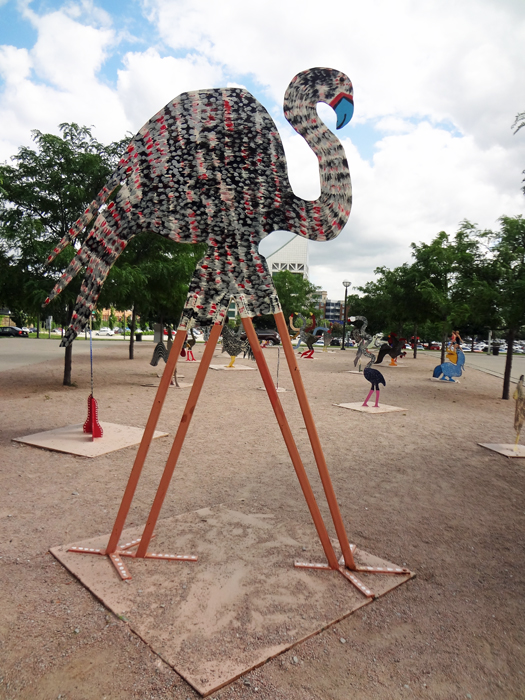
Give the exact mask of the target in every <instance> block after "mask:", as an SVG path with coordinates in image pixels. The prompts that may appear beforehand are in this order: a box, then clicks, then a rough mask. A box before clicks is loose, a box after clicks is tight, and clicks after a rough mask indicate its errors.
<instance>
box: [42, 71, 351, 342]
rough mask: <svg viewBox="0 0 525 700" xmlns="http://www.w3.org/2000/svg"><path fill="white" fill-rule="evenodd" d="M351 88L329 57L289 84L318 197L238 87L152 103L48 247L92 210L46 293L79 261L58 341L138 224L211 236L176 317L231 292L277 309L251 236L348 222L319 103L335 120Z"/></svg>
mask: <svg viewBox="0 0 525 700" xmlns="http://www.w3.org/2000/svg"><path fill="white" fill-rule="evenodd" d="M352 94H353V90H352V84H351V82H350V80H349V79H348V78H347V76H346V75H344V74H343V73H340V72H338V71H335V70H333V69H330V68H313V69H310V70H307V71H304V72H302V73H300V74H299V75H297V76H296V77H295V78H294V79H293V80H292V82H291V83H290V85H289V86H288V89H287V90H286V94H285V98H284V114H285V117H286V119H287V120H288V121H289V122H290V124H291V125H292V126H293V128H294V129H295V130H296V131H297V132H298V133H299V134H301V135H302V136H303V137H304V138H305V140H306V141H307V143H308V145H309V146H310V147H311V148H312V150H313V151H314V152H315V154H316V155H317V158H318V161H319V172H320V179H321V195H320V197H319V199H317V200H315V201H307V200H303V199H301V198H300V197H297V196H296V195H295V194H294V193H293V191H292V189H291V187H290V184H289V181H288V174H287V167H286V159H285V155H284V150H283V146H282V143H281V139H280V137H279V133H278V131H277V128H276V126H275V124H274V122H273V120H272V118H271V117H270V115H269V114H268V112H267V111H266V110H265V109H264V107H263V106H262V105H261V104H260V103H259V102H258V101H257V100H256V99H255V98H254V97H253V96H252V95H251V94H250V93H248V92H247V91H246V90H244V89H241V88H222V89H211V90H199V91H195V92H188V93H184V94H182V95H180V96H179V97H177V98H176V99H174V100H173V101H172V102H170V103H169V104H168V105H166V106H165V107H164V108H163V109H162V110H160V112H158V113H157V114H156V115H155V116H154V117H152V118H151V119H150V120H149V121H148V122H147V123H146V124H145V125H144V126H143V127H142V129H140V131H139V132H138V134H137V135H136V136H135V137H134V138H133V139H132V140H131V142H130V144H129V146H128V149H127V153H126V156H125V157H124V158H123V159H122V160H121V162H120V164H119V166H118V168H117V170H116V171H115V172H114V174H113V175H112V176H111V177H110V179H109V180H108V183H107V184H106V186H105V187H104V188H103V190H102V191H101V192H100V193H99V195H98V196H97V198H96V199H95V200H94V201H93V202H92V204H91V205H90V206H89V207H88V208H87V209H86V211H85V212H84V213H83V214H82V216H81V217H80V218H79V219H78V221H77V222H76V223H75V224H74V226H73V227H72V228H71V229H70V232H69V235H68V236H66V237H65V238H64V239H63V240H62V241H61V242H60V244H59V245H58V246H57V247H56V248H55V249H54V251H53V253H52V254H51V256H50V260H51V259H53V258H54V257H55V256H56V255H57V254H58V253H59V252H60V251H61V250H62V249H63V248H64V247H65V246H67V245H68V244H69V243H72V242H73V241H74V239H75V238H76V236H77V235H78V234H79V233H81V232H82V231H83V230H84V229H85V228H86V226H87V225H88V224H89V223H90V221H91V220H92V219H93V218H94V217H96V220H95V223H94V225H93V228H92V230H91V232H90V233H89V236H88V237H87V239H86V241H85V242H84V244H83V245H82V247H81V248H80V249H79V251H78V253H77V255H76V256H75V258H74V259H73V261H72V262H71V264H70V265H69V267H68V268H67V270H66V271H65V272H64V274H63V275H62V277H61V279H60V280H59V281H58V283H57V284H56V286H55V287H54V289H53V291H52V292H51V294H50V296H49V299H48V300H47V301H50V300H51V299H53V298H54V297H55V296H56V295H57V294H59V293H60V292H61V291H62V289H64V288H65V286H66V285H67V284H68V283H69V282H70V281H71V279H72V278H73V277H74V276H75V275H76V274H78V272H79V271H80V270H81V269H82V268H84V269H85V274H84V280H83V283H82V287H81V291H80V294H79V296H78V298H77V303H76V306H75V310H74V313H73V318H72V323H71V326H70V328H69V329H68V330H67V332H66V334H65V336H64V340H63V342H62V345H69V344H70V343H71V342H72V341H73V340H74V338H75V337H76V335H77V334H78V333H79V332H80V330H82V329H83V328H84V326H85V324H86V322H87V319H88V318H89V313H90V311H91V310H92V309H93V308H94V306H95V304H96V301H97V299H98V296H99V294H100V290H101V287H102V285H103V283H104V281H105V279H106V277H107V274H108V272H109V270H110V268H111V266H112V265H113V263H114V262H115V261H116V259H117V258H118V256H119V255H120V254H121V253H122V251H123V250H124V249H125V247H126V245H127V244H128V242H129V241H130V240H131V238H133V236H135V235H137V234H138V233H143V232H153V233H157V234H159V235H161V236H165V237H167V238H170V239H171V240H173V241H177V242H183V243H189V244H191V243H207V245H208V249H207V251H206V254H205V256H204V257H203V258H202V259H201V260H200V261H199V263H198V265H197V267H196V269H195V272H194V274H193V277H192V279H191V282H190V285H189V293H188V298H187V300H186V304H185V307H184V311H183V313H182V317H181V322H180V326H179V327H180V328H188V327H190V326H191V325H192V323H193V322H195V321H196V322H198V323H199V324H200V325H203V326H207V325H210V324H212V323H214V322H216V321H221V320H222V319H223V318H224V316H225V314H226V309H227V307H228V304H229V301H230V299H231V297H232V296H233V297H234V298H235V300H236V302H237V304H238V307H239V309H240V312H241V315H247V316H255V315H260V314H268V313H275V312H277V311H280V304H279V300H278V297H277V294H276V291H275V287H274V285H273V283H272V278H271V275H270V272H269V270H268V266H267V264H266V261H265V259H264V257H263V256H262V255H260V254H259V251H258V245H259V243H260V241H261V240H262V239H263V238H264V237H265V236H267V235H268V234H269V233H271V232H272V231H276V230H284V231H292V232H294V233H296V234H298V235H301V236H304V237H305V238H309V239H311V240H316V241H325V240H330V239H332V238H335V237H336V236H337V235H338V234H339V233H340V232H341V230H342V228H343V227H344V225H345V224H346V222H347V220H348V217H349V215H350V209H351V203H352V190H351V183H350V173H349V169H348V163H347V160H346V157H345V153H344V150H343V147H342V146H341V144H340V142H339V140H338V139H337V138H336V137H335V136H334V135H333V134H332V133H331V131H330V130H329V129H327V127H326V126H325V125H324V124H323V122H322V121H321V120H320V119H319V117H318V115H317V111H316V105H317V103H319V102H325V103H327V104H330V105H331V106H332V107H333V108H334V109H335V111H336V114H337V116H338V127H339V126H344V124H346V123H347V122H348V120H349V119H350V117H351V114H352V112H353V97H352ZM117 188H119V189H118V191H117V192H116V196H114V198H113V200H112V201H110V203H109V204H107V205H106V203H107V201H108V199H109V198H110V195H111V194H112V193H114V192H115V190H116V189H117Z"/></svg>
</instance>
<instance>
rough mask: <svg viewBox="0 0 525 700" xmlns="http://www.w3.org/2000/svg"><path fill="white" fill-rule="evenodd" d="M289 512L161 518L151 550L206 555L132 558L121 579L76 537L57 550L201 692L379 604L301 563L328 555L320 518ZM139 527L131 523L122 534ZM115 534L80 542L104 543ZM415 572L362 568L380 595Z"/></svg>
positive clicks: (243, 509) (126, 536)
mask: <svg viewBox="0 0 525 700" xmlns="http://www.w3.org/2000/svg"><path fill="white" fill-rule="evenodd" d="M281 515H282V514H281V513H279V515H278V516H277V515H275V514H274V513H272V512H271V511H269V510H267V509H266V508H264V507H262V506H261V507H259V508H258V510H257V512H253V506H252V505H248V504H244V503H240V502H235V503H230V504H228V505H218V506H214V507H213V508H202V509H200V510H197V511H194V512H192V513H186V514H183V515H180V516H177V517H174V518H169V519H166V520H163V521H160V522H159V524H158V526H157V531H156V532H157V536H156V538H155V539H154V540H153V541H152V544H151V545H150V550H151V551H153V552H155V553H163V554H164V553H171V554H186V555H188V554H191V555H197V556H198V557H199V559H198V561H197V562H175V561H171V562H170V561H159V560H151V559H149V560H147V559H146V560H145V559H136V560H134V559H128V558H127V559H124V560H123V561H124V563H125V565H126V567H127V569H128V571H129V572H130V574H131V576H132V577H133V578H132V580H131V581H130V582H123V581H121V580H120V578H119V576H118V575H117V572H116V571H115V569H114V567H113V566H112V564H111V563H110V562H109V561H108V559H107V558H106V557H104V556H93V555H88V554H73V553H71V552H67V548H68V546H72V545H64V546H62V547H55V548H53V549H52V550H51V552H52V554H53V555H54V556H55V557H56V558H57V559H58V560H59V561H60V562H61V563H62V564H63V565H64V566H65V567H66V568H67V569H69V571H70V572H71V573H72V574H73V575H74V576H76V577H77V578H78V579H79V580H80V581H81V582H82V583H83V584H84V586H86V587H87V588H88V589H89V590H90V591H91V592H92V593H93V594H94V595H95V596H96V597H97V598H99V599H100V600H101V601H102V602H103V603H104V605H106V606H107V607H108V608H110V609H111V610H112V611H113V612H114V613H115V614H116V615H120V616H123V618H125V620H126V621H127V622H128V624H129V625H130V627H131V629H132V630H133V631H134V632H135V633H136V634H137V635H139V637H141V638H142V639H143V640H144V641H145V642H146V643H147V644H149V645H150V646H151V648H152V649H153V650H154V651H155V653H157V654H158V655H159V656H161V657H162V658H163V659H164V661H166V662H167V663H168V664H170V665H171V666H172V667H173V668H174V669H175V670H176V671H177V673H179V674H180V675H181V676H182V677H183V678H184V679H185V680H186V681H187V682H188V683H190V684H191V685H192V686H193V687H194V688H195V690H197V692H199V693H200V694H201V695H208V694H210V693H212V692H214V691H215V690H217V689H218V688H220V687H222V686H224V685H227V684H228V683H231V682H232V681H234V680H235V679H236V678H238V677H239V676H241V675H242V674H244V673H247V672H248V671H250V670H251V669H253V668H255V667H256V666H259V665H261V664H263V663H264V662H265V661H267V660H268V659H270V658H272V657H274V656H277V655H278V654H280V653H281V652H283V651H285V650H286V649H289V648H290V647H292V646H294V645H295V644H298V643H300V642H301V641H304V640H305V639H307V638H308V637H311V636H313V635H314V634H317V633H319V632H321V631H322V630H324V629H325V628H326V627H327V626H329V625H331V624H334V623H335V622H338V621H339V620H341V619H343V618H345V617H347V616H348V615H350V614H351V613H352V612H353V611H354V610H357V609H358V608H361V607H362V606H364V605H367V604H369V603H370V602H371V599H369V598H365V597H364V596H363V595H362V594H361V593H359V592H358V591H357V590H356V588H355V587H354V586H353V585H352V584H351V583H350V582H349V581H347V580H346V579H345V578H344V577H343V576H342V575H341V574H340V573H339V572H337V571H315V570H308V569H296V568H294V565H293V564H294V560H296V559H300V560H301V561H305V560H308V561H312V562H324V561H325V558H324V556H323V551H322V548H321V545H320V544H319V540H318V539H317V537H316V533H315V529H314V527H313V525H312V526H311V525H309V524H297V523H296V522H293V521H291V520H289V521H287V520H284V519H282V517H281ZM140 534H141V529H137V528H130V529H129V530H127V531H125V532H124V533H123V534H122V540H121V541H122V542H128V541H130V540H133V539H135V538H137V537H140ZM108 539H109V535H105V536H102V537H96V538H93V539H89V540H84V541H83V542H75V543H74V544H75V546H80V547H94V548H100V547H102V548H103V547H105V546H106V544H107V542H108ZM305 547H307V550H306V553H305V551H304V548H305ZM336 554H337V555H339V552H338V551H337V552H336ZM355 557H356V560H357V561H358V562H360V563H363V564H366V565H370V566H377V565H379V564H382V565H385V564H387V562H385V561H383V560H381V559H379V558H377V557H375V556H372V555H369V554H367V553H366V552H362V551H360V550H359V549H358V550H357V552H356V554H355ZM387 565H389V566H392V564H390V563H388V564H387ZM412 576H413V574H411V573H409V574H406V575H383V574H378V575H367V574H359V577H360V578H362V580H363V581H364V582H366V584H367V585H368V586H369V587H370V588H371V589H372V590H373V591H374V592H376V593H377V595H383V594H385V593H387V592H388V591H390V590H392V589H393V588H396V587H397V586H399V585H401V584H402V583H405V582H406V581H407V580H408V579H410V578H412Z"/></svg>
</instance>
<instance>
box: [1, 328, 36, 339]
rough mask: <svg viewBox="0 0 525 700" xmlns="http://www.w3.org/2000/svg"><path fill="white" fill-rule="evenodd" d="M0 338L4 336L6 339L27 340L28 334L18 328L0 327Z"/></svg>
mask: <svg viewBox="0 0 525 700" xmlns="http://www.w3.org/2000/svg"><path fill="white" fill-rule="evenodd" d="M0 336H5V337H6V338H9V337H11V338H29V333H28V332H27V331H24V330H22V329H21V328H18V326H0Z"/></svg>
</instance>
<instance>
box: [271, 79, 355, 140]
mask: <svg viewBox="0 0 525 700" xmlns="http://www.w3.org/2000/svg"><path fill="white" fill-rule="evenodd" d="M318 102H324V103H325V104H327V105H330V107H331V108H332V109H333V110H334V111H335V113H336V115H337V128H338V129H341V128H342V127H343V126H346V124H348V122H349V121H350V119H351V118H352V115H353V113H354V88H353V86H352V81H351V80H350V78H349V77H348V76H347V75H345V74H344V73H342V72H341V71H338V70H335V69H333V68H310V69H309V70H306V71H303V72H302V73H299V74H298V75H296V76H295V78H294V79H293V80H292V82H291V83H290V85H289V86H288V89H287V90H286V94H285V96H284V114H285V116H286V118H287V119H288V121H289V122H290V124H292V126H293V127H294V128H296V125H297V123H298V119H297V117H299V120H300V117H301V116H302V115H304V114H306V113H308V115H309V116H310V117H311V114H310V112H309V110H311V109H314V108H315V105H316V104H317V103H318Z"/></svg>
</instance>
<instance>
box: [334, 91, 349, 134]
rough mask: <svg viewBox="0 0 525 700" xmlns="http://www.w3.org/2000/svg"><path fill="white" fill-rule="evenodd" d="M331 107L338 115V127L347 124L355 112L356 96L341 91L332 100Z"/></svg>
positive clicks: (340, 127)
mask: <svg viewBox="0 0 525 700" xmlns="http://www.w3.org/2000/svg"><path fill="white" fill-rule="evenodd" d="M330 107H331V108H332V109H333V110H334V112H335V113H336V115H337V125H336V129H342V128H343V126H346V125H347V124H348V122H349V121H350V119H352V115H353V114H354V98H353V96H352V95H349V94H348V93H346V92H340V93H339V95H337V96H336V97H334V99H333V100H332V101H331V102H330Z"/></svg>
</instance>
